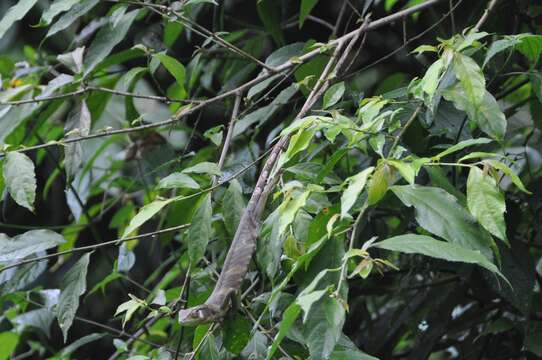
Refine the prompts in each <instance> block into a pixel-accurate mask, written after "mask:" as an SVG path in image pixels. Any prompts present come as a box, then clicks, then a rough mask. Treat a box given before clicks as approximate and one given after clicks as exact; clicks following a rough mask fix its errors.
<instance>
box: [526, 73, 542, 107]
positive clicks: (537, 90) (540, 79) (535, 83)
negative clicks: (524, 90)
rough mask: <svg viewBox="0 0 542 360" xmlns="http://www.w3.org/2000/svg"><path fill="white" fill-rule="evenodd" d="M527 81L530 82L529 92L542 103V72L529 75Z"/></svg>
mask: <svg viewBox="0 0 542 360" xmlns="http://www.w3.org/2000/svg"><path fill="white" fill-rule="evenodd" d="M529 80H531V89H532V90H531V91H532V92H533V93H534V94H535V95H536V97H537V98H538V101H539V102H540V103H542V72H534V73H530V74H529Z"/></svg>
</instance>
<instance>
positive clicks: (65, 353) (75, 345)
mask: <svg viewBox="0 0 542 360" xmlns="http://www.w3.org/2000/svg"><path fill="white" fill-rule="evenodd" d="M105 336H106V334H98V333H94V334H88V335H85V336H83V337H80V338H79V339H77V340H75V341H74V342H72V343H71V344H70V345H68V346H66V347H65V348H64V349H62V350H61V351H60V356H61V358H67V357H69V356H70V355H71V354H72V353H74V352H75V351H76V350H77V349H79V348H80V347H81V346H84V345H86V344H89V343H91V342H93V341H97V340H100V339H102V338H104V337H105Z"/></svg>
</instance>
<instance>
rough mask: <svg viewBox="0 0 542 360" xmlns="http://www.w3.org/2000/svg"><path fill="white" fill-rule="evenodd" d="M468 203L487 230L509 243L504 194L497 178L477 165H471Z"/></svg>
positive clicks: (470, 209)
mask: <svg viewBox="0 0 542 360" xmlns="http://www.w3.org/2000/svg"><path fill="white" fill-rule="evenodd" d="M467 205H468V208H469V211H470V213H471V214H472V215H474V217H475V218H476V219H477V220H478V222H479V223H480V224H481V225H482V226H483V227H484V228H485V229H486V230H487V231H489V232H490V233H491V234H493V235H495V236H496V237H498V238H499V239H501V240H502V241H504V242H505V243H508V240H507V238H506V224H505V222H504V213H505V212H506V204H505V203H504V196H503V194H502V193H501V191H500V190H499V188H498V186H497V182H496V181H495V179H494V178H493V177H491V176H489V175H487V174H484V172H483V171H482V170H480V169H479V168H478V167H477V166H473V167H471V169H470V171H469V177H468V179H467Z"/></svg>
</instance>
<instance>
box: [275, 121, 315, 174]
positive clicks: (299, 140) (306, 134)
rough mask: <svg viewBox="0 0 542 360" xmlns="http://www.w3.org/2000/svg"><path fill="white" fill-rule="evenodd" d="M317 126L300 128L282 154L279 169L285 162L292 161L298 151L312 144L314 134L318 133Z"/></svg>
mask: <svg viewBox="0 0 542 360" xmlns="http://www.w3.org/2000/svg"><path fill="white" fill-rule="evenodd" d="M316 130H317V127H316V126H311V127H309V128H308V129H306V128H303V127H302V128H300V129H299V130H298V131H297V132H296V133H295V134H294V135H293V136H292V138H291V139H290V144H289V145H288V149H286V151H285V152H284V153H282V154H281V156H280V158H279V160H278V164H277V169H280V168H282V166H283V165H284V164H286V163H287V162H288V161H290V160H291V159H292V158H293V157H294V156H295V155H296V154H297V153H299V152H301V151H303V150H305V149H306V148H308V147H309V145H310V144H311V142H312V140H313V138H314V134H316Z"/></svg>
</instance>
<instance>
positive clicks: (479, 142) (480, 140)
mask: <svg viewBox="0 0 542 360" xmlns="http://www.w3.org/2000/svg"><path fill="white" fill-rule="evenodd" d="M492 141H493V140H491V139H488V138H477V139H468V140H463V141H460V142H458V143H457V144H455V145H452V146H450V147H449V148H447V149H446V150H444V151H442V152H440V153H438V154H437V155H435V156H433V159H434V160H436V161H438V160H440V159H442V158H443V157H445V156H448V155H450V154H453V153H455V152H458V151H461V150H463V149H465V148H467V147H469V146H475V145H482V144H488V143H490V142H492Z"/></svg>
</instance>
